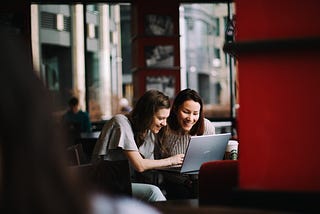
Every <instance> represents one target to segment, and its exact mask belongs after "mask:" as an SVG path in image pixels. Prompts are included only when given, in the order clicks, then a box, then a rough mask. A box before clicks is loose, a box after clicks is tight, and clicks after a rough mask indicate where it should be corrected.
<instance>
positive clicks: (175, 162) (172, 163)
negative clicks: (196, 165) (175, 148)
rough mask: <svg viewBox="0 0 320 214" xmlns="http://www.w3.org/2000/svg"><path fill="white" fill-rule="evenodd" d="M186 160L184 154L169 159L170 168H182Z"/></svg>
mask: <svg viewBox="0 0 320 214" xmlns="http://www.w3.org/2000/svg"><path fill="white" fill-rule="evenodd" d="M183 159H184V154H177V155H174V156H171V157H169V160H170V166H181V165H182V162H183Z"/></svg>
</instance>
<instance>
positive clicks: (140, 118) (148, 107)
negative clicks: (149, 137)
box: [128, 90, 170, 147]
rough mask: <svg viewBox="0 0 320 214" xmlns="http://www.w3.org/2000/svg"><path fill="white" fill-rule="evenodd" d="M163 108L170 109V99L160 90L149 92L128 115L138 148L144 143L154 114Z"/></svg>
mask: <svg viewBox="0 0 320 214" xmlns="http://www.w3.org/2000/svg"><path fill="white" fill-rule="evenodd" d="M163 108H166V109H169V108H170V99H169V97H168V96H166V95H165V94H164V93H162V92H160V91H158V90H149V91H147V92H145V93H144V94H143V95H142V96H141V97H140V98H139V100H138V101H137V103H136V104H135V105H134V107H133V109H132V111H131V112H130V113H129V114H128V118H129V120H130V122H131V124H132V129H133V132H134V137H135V141H136V144H137V146H138V147H139V146H141V145H142V144H143V142H144V138H145V135H146V133H147V131H148V129H149V128H150V125H151V123H152V120H153V116H154V114H155V113H156V112H157V111H159V110H160V109H163Z"/></svg>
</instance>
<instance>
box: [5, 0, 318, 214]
mask: <svg viewBox="0 0 320 214" xmlns="http://www.w3.org/2000/svg"><path fill="white" fill-rule="evenodd" d="M319 7H320V3H319V1H317V0H305V1H298V0H283V1H278V0H256V1H251V0H161V1H159V0H79V1H71V0H69V1H68V0H59V1H50V0H41V1H40V0H33V1H19V0H11V1H8V2H6V3H2V6H1V7H0V8H1V10H0V13H1V28H4V27H6V28H9V29H11V33H12V32H13V33H16V34H19V35H22V36H23V38H24V41H25V42H26V44H27V46H28V47H29V50H30V52H29V60H30V62H32V65H33V68H34V70H35V72H36V75H37V76H39V78H40V79H41V80H42V81H43V83H44V85H45V86H46V88H47V89H48V90H49V91H50V93H51V95H52V99H53V100H54V103H55V104H56V107H55V113H54V114H55V115H56V117H57V118H59V117H60V116H61V114H62V113H63V112H64V111H65V110H66V108H67V102H68V99H69V98H70V96H77V97H78V98H79V103H80V106H81V108H82V109H83V110H85V111H87V112H88V113H89V116H90V120H91V122H92V132H91V133H80V135H79V136H78V137H77V138H76V139H74V141H73V142H72V143H71V144H72V145H71V146H68V148H67V152H66V155H68V157H69V159H70V165H72V168H73V169H75V168H76V169H80V168H81V167H82V166H83V169H81V170H83V172H81V173H83V174H82V175H83V176H84V177H85V176H87V177H89V176H88V175H89V174H90V163H89V162H90V161H89V159H90V155H91V153H92V150H93V147H94V144H95V142H96V140H97V138H98V136H99V132H100V131H101V128H102V126H103V125H104V124H105V122H106V121H108V119H109V118H111V117H112V116H113V115H114V114H117V113H119V112H120V108H121V107H123V106H122V105H124V103H125V104H126V105H130V106H132V105H133V104H134V103H135V101H136V100H137V99H138V98H139V97H140V96H142V94H143V93H144V92H145V91H146V90H148V89H152V88H156V89H159V90H162V91H164V92H165V93H167V94H168V96H170V98H172V99H173V98H174V97H175V95H176V94H177V93H178V92H179V91H180V90H182V89H184V88H193V89H195V90H197V91H198V92H199V94H200V95H201V97H202V98H203V100H204V104H205V106H204V113H205V117H206V118H208V119H210V121H211V122H212V123H213V124H214V125H215V127H216V131H217V132H218V133H231V138H232V140H236V141H237V142H238V154H237V157H236V158H234V159H233V160H227V159H225V158H224V159H223V160H217V161H209V162H206V163H203V164H202V165H201V167H200V170H199V178H198V179H199V180H198V187H197V190H196V191H197V197H196V198H192V199H188V200H167V201H164V202H155V203H152V204H151V205H152V206H153V207H155V208H156V209H157V210H159V211H160V212H161V213H173V212H175V213H182V212H184V213H313V212H314V211H315V210H317V209H318V207H317V205H318V204H317V203H318V202H319V201H320V197H319V196H320V170H319V168H318V167H319V164H320V160H319V158H318V149H320V144H318V142H317V139H318V128H319V127H318V125H319V121H320V116H319V115H320V114H319V113H318V111H319V109H320V99H319V94H320V87H319V82H320V70H319V66H318V62H319V59H320V13H319V11H318V10H319ZM12 29H13V30H12ZM103 71H107V72H103ZM2 72H4V71H2ZM120 100H122V101H123V100H125V101H126V102H120ZM317 124H318V125H317ZM106 169H107V166H106ZM105 176H106V177H107V175H105ZM102 179H104V178H102ZM96 181H97V180H94V181H93V180H91V181H90V182H96ZM99 182H100V183H99V185H105V186H107V187H110V186H112V185H113V184H114V183H113V182H114V181H112V180H110V179H105V180H104V182H101V180H100V181H99ZM127 182H129V183H127V184H123V185H124V186H125V185H129V186H130V178H128V181H127ZM126 187H128V186H126ZM121 194H126V195H127V196H129V197H131V193H130V187H128V188H126V189H125V191H124V192H121Z"/></svg>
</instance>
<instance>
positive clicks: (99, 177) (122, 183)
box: [71, 159, 132, 197]
mask: <svg viewBox="0 0 320 214" xmlns="http://www.w3.org/2000/svg"><path fill="white" fill-rule="evenodd" d="M71 168H72V170H73V171H74V172H75V173H78V176H80V177H81V178H82V180H83V181H84V183H85V185H87V187H88V188H90V189H91V190H93V191H98V192H101V193H105V194H109V195H115V196H129V197H131V196H132V187H131V176H130V171H129V163H128V161H127V160H120V161H107V160H103V159H101V160H97V161H96V162H94V163H89V164H81V165H78V166H73V167H71Z"/></svg>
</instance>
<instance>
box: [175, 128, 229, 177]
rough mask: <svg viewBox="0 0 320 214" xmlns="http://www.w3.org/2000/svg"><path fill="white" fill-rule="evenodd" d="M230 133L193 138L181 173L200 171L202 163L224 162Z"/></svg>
mask: <svg viewBox="0 0 320 214" xmlns="http://www.w3.org/2000/svg"><path fill="white" fill-rule="evenodd" d="M230 137H231V134H230V133H224V134H214V135H201V136H191V139H190V142H189V145H188V148H187V151H186V154H185V156H184V161H183V163H182V166H181V170H180V173H187V172H194V171H199V169H200V167H201V165H202V163H204V162H208V161H213V160H222V159H223V156H224V153H225V151H226V147H227V144H228V141H229V139H230Z"/></svg>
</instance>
